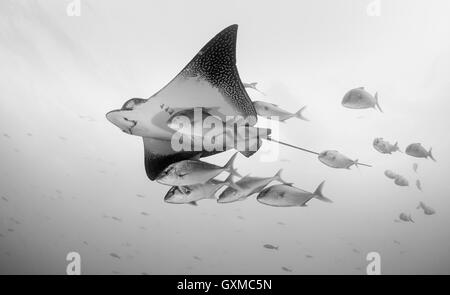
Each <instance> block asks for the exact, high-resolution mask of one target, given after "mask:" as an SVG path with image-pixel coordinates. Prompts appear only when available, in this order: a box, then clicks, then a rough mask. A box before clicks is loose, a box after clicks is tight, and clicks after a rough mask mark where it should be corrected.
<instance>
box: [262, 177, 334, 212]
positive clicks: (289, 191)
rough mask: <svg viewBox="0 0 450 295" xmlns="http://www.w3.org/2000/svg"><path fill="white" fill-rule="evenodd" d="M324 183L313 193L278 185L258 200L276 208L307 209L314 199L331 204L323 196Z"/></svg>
mask: <svg viewBox="0 0 450 295" xmlns="http://www.w3.org/2000/svg"><path fill="white" fill-rule="evenodd" d="M324 183H325V181H323V182H322V183H321V184H320V185H319V186H318V187H317V189H316V190H315V191H314V192H313V193H311V192H307V191H305V190H302V189H299V188H296V187H293V186H289V185H285V184H277V185H273V186H271V187H268V188H266V189H264V190H263V191H261V192H260V193H259V195H258V197H256V199H257V200H258V201H259V202H260V203H262V204H265V205H269V206H274V207H293V206H301V207H305V206H306V203H307V202H309V200H311V199H312V198H316V199H318V200H321V201H324V202H329V203H331V202H332V201H331V200H330V199H328V198H326V197H324V195H323V194H322V189H323V185H324Z"/></svg>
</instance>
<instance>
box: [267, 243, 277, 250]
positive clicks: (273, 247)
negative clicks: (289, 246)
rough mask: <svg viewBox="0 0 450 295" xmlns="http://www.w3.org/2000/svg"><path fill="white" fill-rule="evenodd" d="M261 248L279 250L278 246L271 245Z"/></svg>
mask: <svg viewBox="0 0 450 295" xmlns="http://www.w3.org/2000/svg"><path fill="white" fill-rule="evenodd" d="M263 247H264V248H266V249H269V250H278V248H279V247H278V246H273V245H271V244H265V245H264V246H263Z"/></svg>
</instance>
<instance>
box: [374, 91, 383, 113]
mask: <svg viewBox="0 0 450 295" xmlns="http://www.w3.org/2000/svg"><path fill="white" fill-rule="evenodd" d="M375 105H376V106H377V108H378V110H379V111H380V112H382V113H384V112H383V110H382V109H381V107H380V104H379V103H378V92H376V93H375Z"/></svg>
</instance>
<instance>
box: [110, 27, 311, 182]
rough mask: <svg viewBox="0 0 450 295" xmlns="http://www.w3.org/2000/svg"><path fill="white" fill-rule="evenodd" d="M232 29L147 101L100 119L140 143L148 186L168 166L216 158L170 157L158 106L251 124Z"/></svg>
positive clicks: (131, 103) (132, 101) (168, 134)
mask: <svg viewBox="0 0 450 295" xmlns="http://www.w3.org/2000/svg"><path fill="white" fill-rule="evenodd" d="M237 29H238V26H237V25H231V26H229V27H227V28H225V29H224V30H222V31H221V32H220V33H218V34H217V35H216V36H215V37H213V38H212V39H211V40H210V41H209V42H208V43H207V44H206V45H205V46H203V48H202V49H201V50H200V51H199V52H198V53H197V55H196V56H195V57H194V58H193V59H192V60H191V61H190V62H189V63H188V64H187V65H186V66H185V67H184V68H183V70H181V72H180V73H179V74H178V75H177V76H175V78H173V79H172V80H171V81H170V82H169V83H168V84H167V85H166V86H164V87H163V88H162V89H161V90H159V91H158V92H156V93H155V94H154V95H152V96H151V97H149V98H148V99H143V98H132V99H130V100H128V101H127V102H125V103H124V105H123V106H122V108H121V109H118V110H113V111H110V112H108V113H107V114H106V118H107V119H108V120H109V121H110V122H111V123H113V124H114V125H116V126H117V127H119V128H120V129H121V130H122V131H123V132H125V133H127V134H130V135H136V136H141V137H142V138H143V142H144V163H145V171H146V173H147V176H148V178H149V179H150V180H155V179H156V178H157V176H158V175H159V174H160V172H161V171H163V170H164V169H165V168H166V167H167V166H169V165H170V164H172V163H175V162H179V161H182V160H186V159H190V158H194V157H195V158H201V157H207V156H210V155H213V154H217V153H220V152H222V151H216V150H215V151H206V150H201V151H175V150H174V149H173V148H172V145H171V139H172V136H173V134H174V133H175V131H174V130H173V129H171V128H169V127H168V126H167V120H168V119H169V117H170V114H169V113H168V112H166V111H164V110H162V109H161V105H169V106H171V108H172V109H174V110H177V109H179V110H182V109H188V108H193V107H198V106H201V107H203V108H209V109H214V110H215V111H216V114H215V115H218V116H219V117H220V118H222V119H223V121H226V118H227V117H228V116H233V117H242V118H244V120H241V122H240V124H245V125H248V126H254V125H255V124H256V122H257V113H256V110H255V108H254V106H253V103H252V101H251V99H250V97H249V96H248V94H247V92H246V90H245V87H244V84H243V83H242V81H241V79H240V77H239V73H238V70H237V67H236V39H237ZM264 139H267V140H272V141H274V142H277V143H279V144H284V145H286V146H290V147H293V148H296V149H300V150H302V151H306V152H310V153H314V154H318V153H316V152H313V151H310V150H307V149H303V148H300V147H296V146H293V145H289V144H285V143H283V142H280V141H276V140H274V139H271V138H270V135H267V137H265V138H264ZM259 147H260V138H259V137H258V145H257V147H256V150H254V151H253V150H252V151H240V152H241V153H243V154H244V155H245V156H247V157H249V156H251V155H252V154H254V153H255V152H256V151H257V150H258V149H259Z"/></svg>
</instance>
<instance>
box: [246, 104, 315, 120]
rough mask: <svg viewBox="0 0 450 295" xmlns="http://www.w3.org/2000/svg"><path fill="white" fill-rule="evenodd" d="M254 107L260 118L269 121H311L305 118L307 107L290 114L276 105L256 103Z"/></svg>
mask: <svg viewBox="0 0 450 295" xmlns="http://www.w3.org/2000/svg"><path fill="white" fill-rule="evenodd" d="M253 106H254V107H255V109H256V113H257V114H258V116H261V117H264V118H267V119H277V120H278V121H280V122H285V121H286V120H288V119H290V118H294V117H295V118H298V119H300V120H303V121H309V120H308V119H307V118H305V117H304V116H303V111H304V110H305V109H306V106H304V107H302V108H301V109H300V110H298V111H297V112H295V113H290V112H288V111H286V110H283V109H282V108H280V107H279V106H278V105H276V104H272V103H268V102H264V101H254V102H253Z"/></svg>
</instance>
